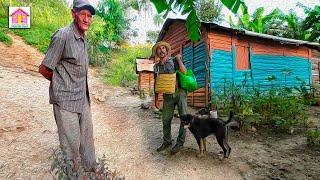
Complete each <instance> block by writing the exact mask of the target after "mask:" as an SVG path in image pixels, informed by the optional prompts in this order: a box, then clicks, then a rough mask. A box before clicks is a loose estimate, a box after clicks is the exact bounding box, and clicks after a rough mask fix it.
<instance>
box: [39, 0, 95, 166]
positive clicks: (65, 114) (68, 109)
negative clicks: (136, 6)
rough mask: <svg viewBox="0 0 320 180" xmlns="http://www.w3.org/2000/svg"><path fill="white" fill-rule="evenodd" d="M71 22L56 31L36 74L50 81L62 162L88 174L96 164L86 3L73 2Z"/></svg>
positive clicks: (90, 12)
mask: <svg viewBox="0 0 320 180" xmlns="http://www.w3.org/2000/svg"><path fill="white" fill-rule="evenodd" d="M71 13H72V17H73V22H72V23H71V24H70V25H69V26H66V27H64V28H62V29H59V30H58V31H56V32H55V33H54V34H53V36H52V39H51V43H50V46H49V48H48V50H47V52H46V54H45V57H44V59H43V61H42V64H41V65H40V67H39V72H40V73H41V74H42V75H43V76H44V77H45V78H46V79H48V80H49V81H50V87H49V96H50V104H53V112H54V117H55V120H56V124H57V127H58V134H59V140H60V146H61V148H62V149H63V150H64V151H65V152H66V157H65V158H66V160H71V161H72V162H73V164H74V166H73V171H77V170H78V169H79V167H80V165H82V166H83V167H84V170H85V171H92V170H93V168H94V166H95V164H96V156H95V148H94V142H93V126H92V118H91V117H92V116H91V108H90V97H89V90H88V77H87V74H88V65H89V59H88V52H87V49H88V42H87V38H86V35H85V32H86V31H87V30H88V29H89V27H90V25H91V22H92V16H93V15H94V14H95V9H94V7H93V6H91V5H90V3H89V2H88V1H87V0H76V1H74V2H73V8H72V10H71Z"/></svg>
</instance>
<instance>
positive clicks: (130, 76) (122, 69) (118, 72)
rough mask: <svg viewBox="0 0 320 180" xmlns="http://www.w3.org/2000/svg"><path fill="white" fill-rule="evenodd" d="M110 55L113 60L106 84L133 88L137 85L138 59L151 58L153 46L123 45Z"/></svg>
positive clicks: (107, 68)
mask: <svg viewBox="0 0 320 180" xmlns="http://www.w3.org/2000/svg"><path fill="white" fill-rule="evenodd" d="M110 54H111V60H110V62H108V64H107V67H106V69H105V73H104V80H105V82H106V83H107V84H110V85H114V86H123V87H133V86H135V85H136V84H137V75H136V71H135V61H136V57H149V56H150V54H151V45H135V46H130V45H123V46H122V47H121V48H120V49H117V50H112V52H110Z"/></svg>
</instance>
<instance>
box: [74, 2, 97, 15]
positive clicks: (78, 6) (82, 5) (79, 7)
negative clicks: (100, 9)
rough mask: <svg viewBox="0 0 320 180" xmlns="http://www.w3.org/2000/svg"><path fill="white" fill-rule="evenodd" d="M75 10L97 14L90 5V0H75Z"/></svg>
mask: <svg viewBox="0 0 320 180" xmlns="http://www.w3.org/2000/svg"><path fill="white" fill-rule="evenodd" d="M73 9H77V10H82V9H87V10H89V11H90V13H91V14H92V15H95V14H96V10H95V9H94V7H93V6H92V5H91V4H90V3H89V1H88V0H74V1H73Z"/></svg>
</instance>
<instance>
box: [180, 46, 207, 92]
mask: <svg viewBox="0 0 320 180" xmlns="http://www.w3.org/2000/svg"><path fill="white" fill-rule="evenodd" d="M182 54H183V60H184V65H185V66H186V68H187V69H192V71H193V73H194V75H195V76H196V79H197V83H198V87H199V88H202V87H205V84H206V75H207V73H208V72H207V70H206V61H207V51H206V47H205V43H204V42H201V43H199V44H197V45H195V46H193V47H192V44H189V45H186V46H185V47H184V48H183V53H182Z"/></svg>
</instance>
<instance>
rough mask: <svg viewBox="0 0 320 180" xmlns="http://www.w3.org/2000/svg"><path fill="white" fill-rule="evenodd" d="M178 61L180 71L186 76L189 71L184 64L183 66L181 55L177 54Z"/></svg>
mask: <svg viewBox="0 0 320 180" xmlns="http://www.w3.org/2000/svg"><path fill="white" fill-rule="evenodd" d="M176 60H177V62H178V64H179V69H180V71H181V72H182V73H183V74H185V73H186V72H187V69H186V67H185V66H184V64H183V61H182V56H181V54H177V55H176Z"/></svg>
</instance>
